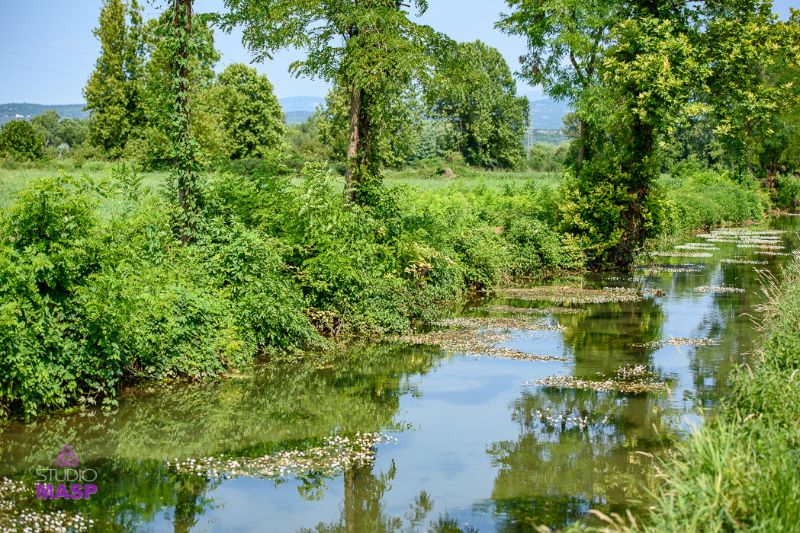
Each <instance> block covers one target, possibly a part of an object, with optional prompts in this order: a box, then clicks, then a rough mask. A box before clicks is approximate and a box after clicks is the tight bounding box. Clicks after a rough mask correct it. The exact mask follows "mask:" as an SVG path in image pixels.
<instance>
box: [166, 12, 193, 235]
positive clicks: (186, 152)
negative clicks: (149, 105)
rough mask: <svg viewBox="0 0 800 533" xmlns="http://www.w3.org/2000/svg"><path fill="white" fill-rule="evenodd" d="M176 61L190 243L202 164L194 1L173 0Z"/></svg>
mask: <svg viewBox="0 0 800 533" xmlns="http://www.w3.org/2000/svg"><path fill="white" fill-rule="evenodd" d="M173 2H174V3H173V18H172V25H173V32H174V33H173V36H174V37H173V44H174V52H173V61H172V69H171V70H172V76H173V78H172V87H173V91H174V96H175V103H174V106H173V113H172V117H171V119H172V120H171V128H170V134H171V135H170V137H171V139H170V141H171V142H172V147H171V148H172V155H173V157H172V159H173V165H174V169H175V174H176V180H177V192H178V204H179V205H180V207H181V211H182V214H183V220H182V224H181V225H182V232H181V240H182V241H183V242H188V241H190V240H191V239H192V235H193V234H194V232H195V229H196V227H197V216H198V212H199V196H200V194H199V189H198V183H197V172H198V163H197V157H196V151H195V145H194V142H193V140H192V135H191V129H190V118H191V116H190V107H189V94H190V90H191V87H190V84H191V69H190V65H189V61H190V57H189V53H190V48H191V39H192V3H193V0H173Z"/></svg>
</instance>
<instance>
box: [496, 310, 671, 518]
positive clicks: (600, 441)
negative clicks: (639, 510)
mask: <svg viewBox="0 0 800 533" xmlns="http://www.w3.org/2000/svg"><path fill="white" fill-rule="evenodd" d="M665 318H666V316H665V313H664V311H663V309H662V307H661V304H660V302H659V301H658V300H657V299H655V298H646V299H645V300H644V301H642V302H639V303H634V304H631V303H620V304H603V305H594V306H590V307H589V309H588V311H587V312H586V313H581V314H575V315H564V316H561V317H560V323H561V324H562V325H563V326H564V327H565V328H566V330H565V332H564V335H563V339H564V344H565V347H566V348H567V350H568V351H569V352H571V355H572V356H573V357H574V361H575V364H574V368H573V374H574V375H575V376H576V377H581V378H590V379H591V378H597V377H598V376H597V373H598V372H600V373H603V374H607V373H609V372H612V371H614V370H616V369H618V368H619V367H620V366H621V365H625V364H644V365H646V366H648V367H649V370H651V371H653V372H657V369H655V368H653V365H652V354H653V351H654V349H653V348H649V347H644V345H647V343H650V342H653V341H657V340H659V339H661V337H662V331H663V325H664V322H665ZM511 418H512V420H514V421H515V422H516V423H517V424H518V425H519V437H518V438H517V439H516V440H508V441H500V442H495V443H493V444H492V445H491V446H490V447H489V448H488V450H487V451H488V453H489V455H490V456H491V458H492V460H493V462H494V464H495V465H496V466H497V467H498V468H499V471H498V474H497V477H496V479H495V483H494V487H493V490H492V499H493V506H494V511H495V513H496V514H497V517H498V521H499V523H500V528H501V529H502V530H504V531H518V530H520V531H523V530H532V529H533V528H534V527H535V526H537V525H540V524H546V525H548V526H551V527H561V526H563V525H565V524H567V523H570V522H572V521H575V520H577V519H579V518H583V517H585V515H586V514H587V513H588V511H589V509H591V508H600V509H606V510H622V509H618V508H619V507H620V506H621V505H624V506H626V507H627V506H630V504H631V502H632V501H635V500H636V498H637V497H639V496H640V495H641V490H642V483H643V481H644V479H645V476H644V475H643V474H644V471H645V468H648V466H646V464H649V462H648V461H647V460H646V459H645V458H644V457H643V456H641V455H639V454H636V453H635V452H636V451H642V450H653V449H658V448H660V447H661V446H663V445H664V443H665V439H668V438H669V435H671V434H672V430H671V429H670V427H671V424H670V423H669V420H670V416H665V413H664V412H663V410H662V407H661V405H660V402H659V400H658V398H657V396H654V395H649V394H639V395H629V394H620V393H615V392H597V391H592V390H574V389H556V388H546V387H545V388H542V387H537V388H533V389H529V390H527V391H525V392H523V393H522V394H521V395H520V396H519V398H518V399H517V400H515V401H514V402H513V403H512V405H511Z"/></svg>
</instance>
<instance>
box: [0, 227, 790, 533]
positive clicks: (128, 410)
mask: <svg viewBox="0 0 800 533" xmlns="http://www.w3.org/2000/svg"><path fill="white" fill-rule="evenodd" d="M770 227H772V228H780V229H785V230H791V231H788V232H786V233H784V234H782V235H781V242H782V243H783V244H784V245H785V246H786V249H787V250H789V251H790V250H792V249H794V248H796V247H797V245H798V239H797V235H796V233H794V231H795V230H797V229H800V218H797V217H787V218H780V219H774V220H773V221H772V222H771V224H770ZM694 241H695V242H699V239H694ZM716 246H718V247H719V248H720V250H719V251H714V252H713V257H711V258H691V259H690V258H658V262H659V263H672V264H680V263H693V264H699V265H703V267H704V268H702V269H698V270H696V271H692V272H679V273H665V272H659V273H649V274H647V273H641V272H640V273H637V274H635V275H634V276H633V277H632V278H622V279H618V278H613V277H608V276H607V277H592V276H586V277H582V278H574V279H567V280H558V281H553V282H552V283H555V284H566V283H569V284H571V285H575V284H578V285H582V286H584V287H597V288H602V287H608V286H614V287H638V288H642V289H646V290H647V289H650V290H655V289H660V290H661V291H663V293H664V295H663V296H656V295H652V294H650V295H647V296H646V297H645V298H644V300H643V301H640V302H632V303H605V304H589V305H581V306H575V307H576V308H580V309H584V310H585V312H581V313H576V314H570V313H556V314H551V315H545V317H544V318H545V319H546V320H549V321H550V322H551V323H552V324H553V325H556V324H560V325H561V326H562V330H553V331H522V330H513V329H512V330H511V331H509V332H508V333H510V335H511V337H510V339H508V340H506V341H505V342H504V344H502V346H504V347H509V348H513V349H516V350H519V351H523V352H529V353H535V354H543V355H552V356H559V357H563V358H565V361H525V360H511V359H502V358H497V357H480V356H475V355H465V354H459V353H449V354H448V353H445V352H443V351H442V350H440V349H438V348H435V347H432V346H416V345H408V344H402V343H400V344H393V343H388V342H384V343H374V344H368V343H363V344H359V345H356V346H354V347H353V348H352V349H349V350H348V351H347V352H345V353H341V354H339V355H336V356H329V357H327V358H326V359H322V360H318V361H314V362H313V363H311V362H305V363H296V364H285V365H282V366H280V367H275V366H270V367H264V368H262V369H260V370H258V371H257V372H256V373H255V374H254V375H252V376H247V377H245V378H241V379H230V380H227V381H224V382H220V383H214V384H192V385H181V386H172V385H170V386H166V385H151V386H144V387H137V388H134V389H130V390H127V391H124V393H123V394H122V396H121V398H120V405H119V407H118V408H117V409H116V410H115V411H113V412H110V413H105V412H102V411H100V410H92V409H88V410H84V411H81V412H77V413H73V414H67V415H52V416H48V417H43V418H40V419H38V420H36V421H35V422H33V423H29V424H21V423H16V424H12V425H9V426H6V427H5V428H3V430H2V433H0V455H1V457H0V459H2V460H0V477H3V476H5V477H7V478H10V479H13V480H16V481H18V482H20V483H23V484H24V485H25V487H27V488H26V489H25V490H26V491H28V492H24V493H21V496H20V497H19V498H21V499H19V498H18V499H17V500H16V501H15V503H14V504H13V506H12V507H9V506H8V505H7V506H6V507H5V508H4V507H3V506H2V505H0V517H2V516H3V513H6V514H7V515H8V514H9V513H11V514H12V515H13V513H18V512H19V511H20V510H21V509H20V506H23V505H28V506H30V509H31V510H35V511H36V512H39V513H43V512H53V511H55V510H64V511H66V512H67V513H78V514H80V515H82V516H83V517H85V518H86V519H87V520H88V519H91V520H93V526H91V528H90V529H94V530H98V531H116V530H119V531H270V532H271V531H275V532H295V531H319V532H322V531H342V532H359V533H360V532H373V531H374V532H383V531H431V530H433V531H453V532H455V531H475V530H477V531H481V532H484V531H489V532H491V531H502V532H511V531H532V530H533V528H534V527H535V526H536V525H539V524H545V525H548V526H550V527H553V528H557V527H559V526H563V525H565V524H567V523H570V522H572V521H575V520H578V519H585V518H587V513H588V511H589V510H590V509H599V510H602V511H604V512H610V511H616V512H624V510H625V509H633V510H641V509H642V508H643V507H646V506H647V505H649V504H650V503H651V502H649V501H648V499H647V496H646V490H645V489H646V487H648V486H651V485H652V480H651V475H652V462H653V459H652V458H651V457H650V456H648V455H644V454H642V453H639V452H649V453H652V454H654V455H655V456H658V455H659V454H660V453H662V452H663V451H664V450H665V449H666V448H668V447H669V446H671V445H672V444H673V443H674V442H675V440H676V439H681V438H685V436H686V435H687V434H688V433H689V432H690V431H691V430H692V427H695V426H697V425H698V424H701V423H702V420H703V418H704V417H706V416H711V415H713V411H714V408H715V406H716V405H717V403H718V401H719V400H720V398H721V397H722V396H723V395H724V394H725V393H726V390H727V385H726V384H727V377H728V374H729V372H730V371H731V369H732V368H734V367H735V366H736V365H737V364H740V363H742V362H744V361H746V360H747V357H748V353H749V352H751V351H752V349H753V347H754V343H755V342H756V341H757V339H758V333H757V330H756V328H755V325H754V324H753V321H752V320H751V318H750V317H749V316H748V315H747V314H748V313H751V314H757V313H756V311H755V310H754V306H756V305H757V304H759V303H760V302H762V294H761V291H760V282H759V278H758V274H757V272H756V269H755V268H754V267H753V266H752V265H739V264H725V263H720V260H721V259H724V258H731V257H746V258H750V259H757V260H762V261H768V263H769V264H768V265H767V266H764V267H759V268H765V269H768V270H771V271H772V272H774V273H776V274H777V273H779V271H780V265H781V264H783V263H784V262H786V261H787V260H788V259H789V257H788V256H783V255H780V256H775V255H769V256H765V255H754V253H755V251H754V250H753V249H747V248H738V247H737V245H736V244H728V243H720V244H716ZM706 285H716V286H719V285H725V286H730V287H739V288H742V289H744V290H745V292H744V293H725V294H714V293H703V292H697V291H695V289H696V288H697V287H699V286H706ZM498 305H506V306H514V307H536V306H539V307H552V305H553V304H548V303H546V302H531V301H523V300H513V299H503V298H485V299H482V300H480V301H475V302H472V303H470V304H469V305H467V306H465V308H464V309H461V310H459V313H458V314H459V316H483V315H486V313H487V312H486V307H488V306H498ZM670 338H693V339H700V338H709V339H713V340H714V341H715V342H716V343H717V344H716V345H709V346H697V347H695V346H672V345H666V346H662V347H657V346H655V345H651V346H649V347H648V346H641V345H645V344H648V343H653V342H654V341H659V340H664V339H670ZM626 364H637V365H645V366H646V367H647V369H648V370H649V371H651V372H652V373H654V374H655V375H656V376H658V378H659V379H660V380H663V381H665V382H666V383H667V384H668V386H669V391H668V392H659V393H640V394H632V393H619V392H613V391H599V392H598V391H594V390H575V389H568V388H554V387H543V386H538V385H531V384H526V382H527V381H529V380H536V379H541V378H544V377H547V376H552V375H569V376H576V377H581V378H588V379H592V378H595V379H596V376H597V375H598V372H599V373H601V374H602V373H608V372H610V371H613V370H616V369H617V368H619V367H620V366H621V365H626ZM363 433H370V434H372V433H381V434H383V435H385V436H386V437H387V438H386V439H384V440H382V441H381V442H379V443H378V444H375V445H374V447H372V449H371V452H372V453H370V454H368V455H369V457H368V459H366V460H362V461H358V462H355V463H351V464H348V463H347V462H343V463H341V464H338V463H336V460H335V459H333V460H332V461H333V462H332V463H331V462H330V461H329V463H330V464H328V466H327V467H326V468H321V469H315V468H307V469H305V470H302V469H301V470H297V471H292V470H291V469H289V470H286V471H282V472H280V471H279V472H277V473H274V474H272V475H264V474H263V473H262V475H238V474H236V473H229V472H224V471H220V472H209V473H208V474H207V475H206V474H201V475H197V474H195V473H183V472H178V471H176V470H175V469H174V468H172V467H170V466H169V465H168V464H167V462H168V461H171V462H174V461H175V460H176V459H177V460H179V461H184V460H190V459H200V458H204V457H209V456H214V457H227V458H241V457H244V458H255V457H265V456H267V457H271V456H275V454H280V453H282V454H284V456H285V455H287V453H288V452H292V451H294V452H303V453H306V452H308V450H310V449H313V448H315V447H319V446H321V445H324V443H325V442H326V440H325V439H330V438H331V437H333V436H340V437H348V438H352V437H354V436H357V435H358V434H363ZM389 437H390V438H389ZM65 444H68V445H70V446H71V447H72V448H73V449H74V450H75V452H76V454H77V455H78V456H79V458H80V462H81V464H80V468H82V469H91V470H93V471H95V472H96V474H97V480H96V481H95V482H94V483H95V484H96V486H97V489H98V490H97V494H95V495H94V496H92V498H91V499H89V500H76V501H72V500H68V501H37V500H36V499H35V498H34V497H33V494H34V490H35V489H34V487H35V484H36V481H37V469H41V468H52V464H53V460H54V459H55V457H56V455H57V454H58V453H59V450H61V449H62V447H63V446H64V445H65ZM289 455H291V454H289ZM2 523H3V522H2V520H0V524H2ZM0 529H1V528H0Z"/></svg>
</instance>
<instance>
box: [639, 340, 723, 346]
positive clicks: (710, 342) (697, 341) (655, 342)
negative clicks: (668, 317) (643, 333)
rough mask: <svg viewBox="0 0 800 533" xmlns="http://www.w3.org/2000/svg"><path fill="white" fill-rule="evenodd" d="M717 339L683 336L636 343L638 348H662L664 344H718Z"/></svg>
mask: <svg viewBox="0 0 800 533" xmlns="http://www.w3.org/2000/svg"><path fill="white" fill-rule="evenodd" d="M718 345H719V341H718V340H717V339H708V338H701V339H686V338H681V337H673V338H671V339H664V340H660V341H652V342H646V343H644V344H634V346H636V347H637V348H661V347H663V346H718Z"/></svg>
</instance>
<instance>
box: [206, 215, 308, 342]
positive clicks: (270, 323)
mask: <svg viewBox="0 0 800 533" xmlns="http://www.w3.org/2000/svg"><path fill="white" fill-rule="evenodd" d="M199 247H200V249H201V251H202V254H203V256H204V265H206V268H207V269H208V272H209V274H210V275H211V276H212V278H213V279H214V280H215V284H216V286H218V287H219V288H220V290H224V291H226V292H227V293H228V295H229V297H230V299H231V300H232V301H233V303H234V305H235V311H234V313H235V317H236V320H235V323H236V324H239V325H240V326H241V327H243V328H246V329H247V330H249V331H250V332H251V333H252V335H254V336H255V339H256V341H257V342H258V345H259V346H260V347H261V348H262V349H275V348H277V349H285V348H297V347H303V346H310V345H312V344H316V343H318V342H319V338H318V336H317V333H316V331H315V330H314V329H313V328H312V326H311V324H310V322H309V320H308V318H307V317H306V316H305V315H304V314H303V309H304V302H303V295H302V292H301V291H300V289H299V287H298V286H297V285H296V284H294V283H292V279H291V278H290V276H288V273H287V269H286V265H285V264H284V263H283V260H282V257H281V253H280V252H281V248H282V247H283V246H282V245H281V244H280V242H279V241H277V240H276V239H274V238H271V237H265V236H263V234H262V233H260V232H258V231H255V230H251V229H247V228H245V227H244V226H243V225H242V224H241V223H233V224H224V225H223V224H214V225H213V226H211V227H210V228H208V230H207V231H206V233H205V234H204V235H203V237H201V240H200V243H199Z"/></svg>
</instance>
